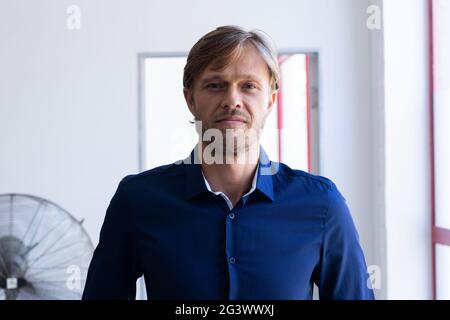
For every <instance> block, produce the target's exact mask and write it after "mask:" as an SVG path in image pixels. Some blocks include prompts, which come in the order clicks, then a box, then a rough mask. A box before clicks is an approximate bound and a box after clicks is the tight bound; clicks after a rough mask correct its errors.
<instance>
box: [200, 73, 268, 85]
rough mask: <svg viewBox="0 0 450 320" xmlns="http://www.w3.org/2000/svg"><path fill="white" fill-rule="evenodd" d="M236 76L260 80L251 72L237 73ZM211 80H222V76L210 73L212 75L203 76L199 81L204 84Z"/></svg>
mask: <svg viewBox="0 0 450 320" xmlns="http://www.w3.org/2000/svg"><path fill="white" fill-rule="evenodd" d="M238 78H240V79H247V80H256V81H260V79H259V77H257V76H255V75H252V74H241V75H238ZM213 80H220V81H223V80H224V78H223V77H222V76H220V75H212V76H209V77H206V78H204V79H203V80H202V81H201V83H202V84H204V83H206V82H209V81H213Z"/></svg>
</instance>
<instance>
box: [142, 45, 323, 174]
mask: <svg viewBox="0 0 450 320" xmlns="http://www.w3.org/2000/svg"><path fill="white" fill-rule="evenodd" d="M279 63H280V68H281V83H280V90H279V97H278V102H277V104H276V105H275V106H274V109H273V110H272V112H271V114H270V115H269V117H268V118H267V121H266V125H265V128H264V130H263V134H262V137H261V144H262V146H263V147H264V149H265V150H266V151H267V153H268V154H269V157H270V158H271V159H273V160H276V161H282V162H284V163H286V164H288V165H289V166H291V167H293V168H296V169H302V170H304V171H311V172H314V173H318V171H319V169H318V161H319V157H318V149H319V148H318V112H317V110H318V108H317V105H318V99H317V92H318V90H317V80H318V78H317V74H318V72H317V54H313V53H308V54H305V53H285V54H280V56H279ZM185 64H186V55H183V54H173V55H170V54H167V55H152V54H143V55H141V56H140V63H139V66H140V70H139V71H140V78H141V79H140V81H141V83H140V88H141V92H140V99H141V101H140V110H141V112H140V127H141V130H140V134H141V137H140V138H141V146H140V149H141V150H140V151H141V170H147V169H150V168H153V167H156V166H159V165H163V164H168V163H172V162H174V161H177V160H180V159H184V158H185V157H186V156H187V155H188V154H189V152H190V151H191V150H192V148H193V147H194V145H195V144H196V142H197V140H198V136H197V133H196V132H195V129H194V125H193V124H191V123H190V122H189V121H191V120H193V117H192V115H191V113H190V112H189V110H188V108H187V106H186V102H185V100H184V97H183V86H182V77H183V68H184V65H185Z"/></svg>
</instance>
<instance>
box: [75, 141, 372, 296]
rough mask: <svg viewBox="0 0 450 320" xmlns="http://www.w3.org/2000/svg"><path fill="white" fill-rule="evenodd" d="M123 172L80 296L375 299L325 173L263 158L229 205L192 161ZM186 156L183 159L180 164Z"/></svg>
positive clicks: (346, 216) (342, 206) (342, 204)
mask: <svg viewBox="0 0 450 320" xmlns="http://www.w3.org/2000/svg"><path fill="white" fill-rule="evenodd" d="M195 151H196V148H194V150H193V151H192V152H191V155H190V157H188V158H187V159H189V160H190V161H184V162H182V163H173V164H170V165H165V166H160V167H157V168H154V169H151V170H148V171H145V172H142V173H140V174H136V175H129V176H126V177H125V178H124V179H123V180H122V181H121V182H120V184H119V186H118V188H117V191H116V193H115V194H114V196H113V198H112V200H111V202H110V204H109V206H108V209H107V212H106V216H105V220H104V223H103V226H102V229H101V232H100V241H99V244H98V246H97V248H96V249H95V252H94V256H93V258H92V261H91V264H90V266H89V271H88V276H87V280H86V285H85V289H84V293H83V299H134V298H135V292H136V280H137V278H139V277H140V276H141V275H144V277H145V284H146V288H147V297H148V299H255V300H256V299H264V300H265V299H289V300H290V299H312V292H313V284H314V283H315V284H316V285H317V286H318V288H319V296H320V299H373V298H374V295H373V291H372V289H370V280H369V275H368V273H367V267H366V262H365V259H364V254H363V251H362V249H361V246H360V243H359V237H358V233H357V230H356V228H355V225H354V223H353V221H352V217H351V215H350V212H349V209H348V207H347V205H346V201H345V198H344V197H343V196H342V195H341V194H340V192H339V191H338V189H337V188H336V185H335V184H334V183H333V182H332V181H331V180H329V179H327V178H324V177H321V176H316V175H312V174H309V173H306V172H304V171H301V170H294V169H291V168H289V167H288V166H287V165H285V164H283V163H279V162H274V161H270V160H269V159H268V157H267V154H266V153H265V152H264V149H263V148H262V147H260V159H259V166H258V171H257V180H256V189H255V190H254V191H253V192H252V193H251V194H249V195H248V196H247V197H246V198H245V199H241V200H240V201H239V202H238V203H237V204H236V205H235V207H234V208H232V209H231V210H230V208H229V207H228V206H227V204H226V202H225V199H224V198H223V197H221V196H220V195H215V194H213V193H211V192H209V191H208V190H207V188H206V185H205V181H204V179H203V176H202V171H201V166H200V164H198V163H195V161H194V154H195ZM186 162H190V163H186Z"/></svg>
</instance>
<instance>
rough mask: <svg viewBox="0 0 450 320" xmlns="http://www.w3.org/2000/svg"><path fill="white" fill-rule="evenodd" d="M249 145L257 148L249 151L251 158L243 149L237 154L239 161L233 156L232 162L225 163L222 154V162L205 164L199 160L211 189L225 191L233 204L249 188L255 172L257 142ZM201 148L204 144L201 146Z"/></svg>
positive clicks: (257, 154) (257, 155) (257, 152)
mask: <svg viewBox="0 0 450 320" xmlns="http://www.w3.org/2000/svg"><path fill="white" fill-rule="evenodd" d="M251 147H253V148H257V150H255V149H254V150H253V151H254V152H250V155H251V158H250V156H249V153H248V151H243V152H242V153H240V154H239V157H241V160H240V161H238V159H236V157H233V161H232V163H227V162H226V161H225V155H224V161H223V162H224V163H223V164H220V163H219V164H218V163H212V164H207V163H205V161H202V162H201V167H202V171H203V174H204V175H205V178H206V180H207V181H208V183H209V185H210V187H211V189H212V191H215V192H217V191H221V192H223V193H225V194H226V195H227V197H228V198H229V199H230V201H231V202H232V204H233V206H235V205H236V204H237V203H238V202H239V200H240V199H241V197H242V196H243V195H244V194H246V193H247V192H248V191H249V190H250V189H251V186H252V181H253V177H254V176H255V174H256V169H257V164H258V159H259V144H257V145H256V146H251ZM203 149H204V146H202V150H203ZM244 152H245V154H244ZM202 155H203V154H202ZM242 157H243V158H242ZM201 159H203V158H201ZM242 159H246V161H242Z"/></svg>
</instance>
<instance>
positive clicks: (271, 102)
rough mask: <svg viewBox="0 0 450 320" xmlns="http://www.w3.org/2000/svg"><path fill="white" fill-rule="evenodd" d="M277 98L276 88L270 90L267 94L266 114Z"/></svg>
mask: <svg viewBox="0 0 450 320" xmlns="http://www.w3.org/2000/svg"><path fill="white" fill-rule="evenodd" d="M277 98H278V90H272V92H271V93H270V96H269V105H268V106H267V109H268V110H267V114H269V113H270V112H271V111H272V109H273V106H274V105H275V103H276V102H277Z"/></svg>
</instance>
